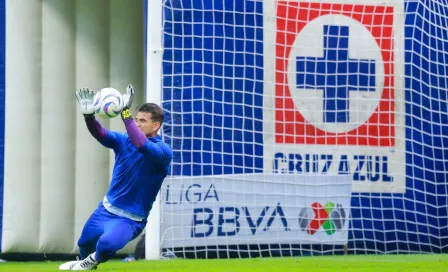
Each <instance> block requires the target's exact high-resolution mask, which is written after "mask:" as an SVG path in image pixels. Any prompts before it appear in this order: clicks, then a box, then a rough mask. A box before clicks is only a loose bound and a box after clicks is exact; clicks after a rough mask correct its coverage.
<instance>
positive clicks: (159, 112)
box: [137, 103, 165, 125]
mask: <svg viewBox="0 0 448 272" xmlns="http://www.w3.org/2000/svg"><path fill="white" fill-rule="evenodd" d="M137 111H138V112H148V113H151V119H152V121H153V122H159V123H160V125H162V124H163V120H164V119H165V114H164V113H163V109H162V108H161V107H160V106H159V105H157V104H154V103H145V104H143V105H141V106H140V107H139V108H138V110H137Z"/></svg>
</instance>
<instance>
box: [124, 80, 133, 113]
mask: <svg viewBox="0 0 448 272" xmlns="http://www.w3.org/2000/svg"><path fill="white" fill-rule="evenodd" d="M123 100H124V108H128V109H130V108H131V105H132V100H134V87H132V85H131V84H129V85H128V87H127V88H126V94H124V95H123Z"/></svg>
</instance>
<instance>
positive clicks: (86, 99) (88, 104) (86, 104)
mask: <svg viewBox="0 0 448 272" xmlns="http://www.w3.org/2000/svg"><path fill="white" fill-rule="evenodd" d="M93 96H94V94H93V92H92V91H91V90H89V88H82V89H79V90H77V91H76V99H77V100H78V104H79V106H80V107H81V112H82V114H84V116H86V115H93V114H94V113H95V109H94V108H93Z"/></svg>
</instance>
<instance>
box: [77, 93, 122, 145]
mask: <svg viewBox="0 0 448 272" xmlns="http://www.w3.org/2000/svg"><path fill="white" fill-rule="evenodd" d="M93 96H94V94H93V92H92V91H91V90H89V89H88V88H83V89H80V90H78V91H76V98H77V100H78V103H79V105H80V107H81V112H82V114H83V115H84V120H85V122H86V125H87V128H88V130H89V132H90V134H91V135H92V136H93V137H94V138H95V139H97V140H98V141H99V142H100V143H101V144H102V145H104V146H105V147H108V148H114V147H115V146H116V144H117V143H118V142H119V140H120V138H121V137H122V135H120V133H118V132H112V131H108V130H107V129H105V128H103V127H102V126H101V124H100V123H99V122H98V121H97V120H96V119H95V110H94V109H93Z"/></svg>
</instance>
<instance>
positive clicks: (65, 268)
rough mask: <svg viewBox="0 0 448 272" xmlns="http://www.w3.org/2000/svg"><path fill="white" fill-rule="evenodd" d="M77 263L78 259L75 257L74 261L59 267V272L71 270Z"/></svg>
mask: <svg viewBox="0 0 448 272" xmlns="http://www.w3.org/2000/svg"><path fill="white" fill-rule="evenodd" d="M78 262H79V257H78V256H76V261H70V262H66V263H63V264H61V265H60V266H59V270H62V271H67V270H72V268H73V267H74V266H75V264H77V263H78Z"/></svg>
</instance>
